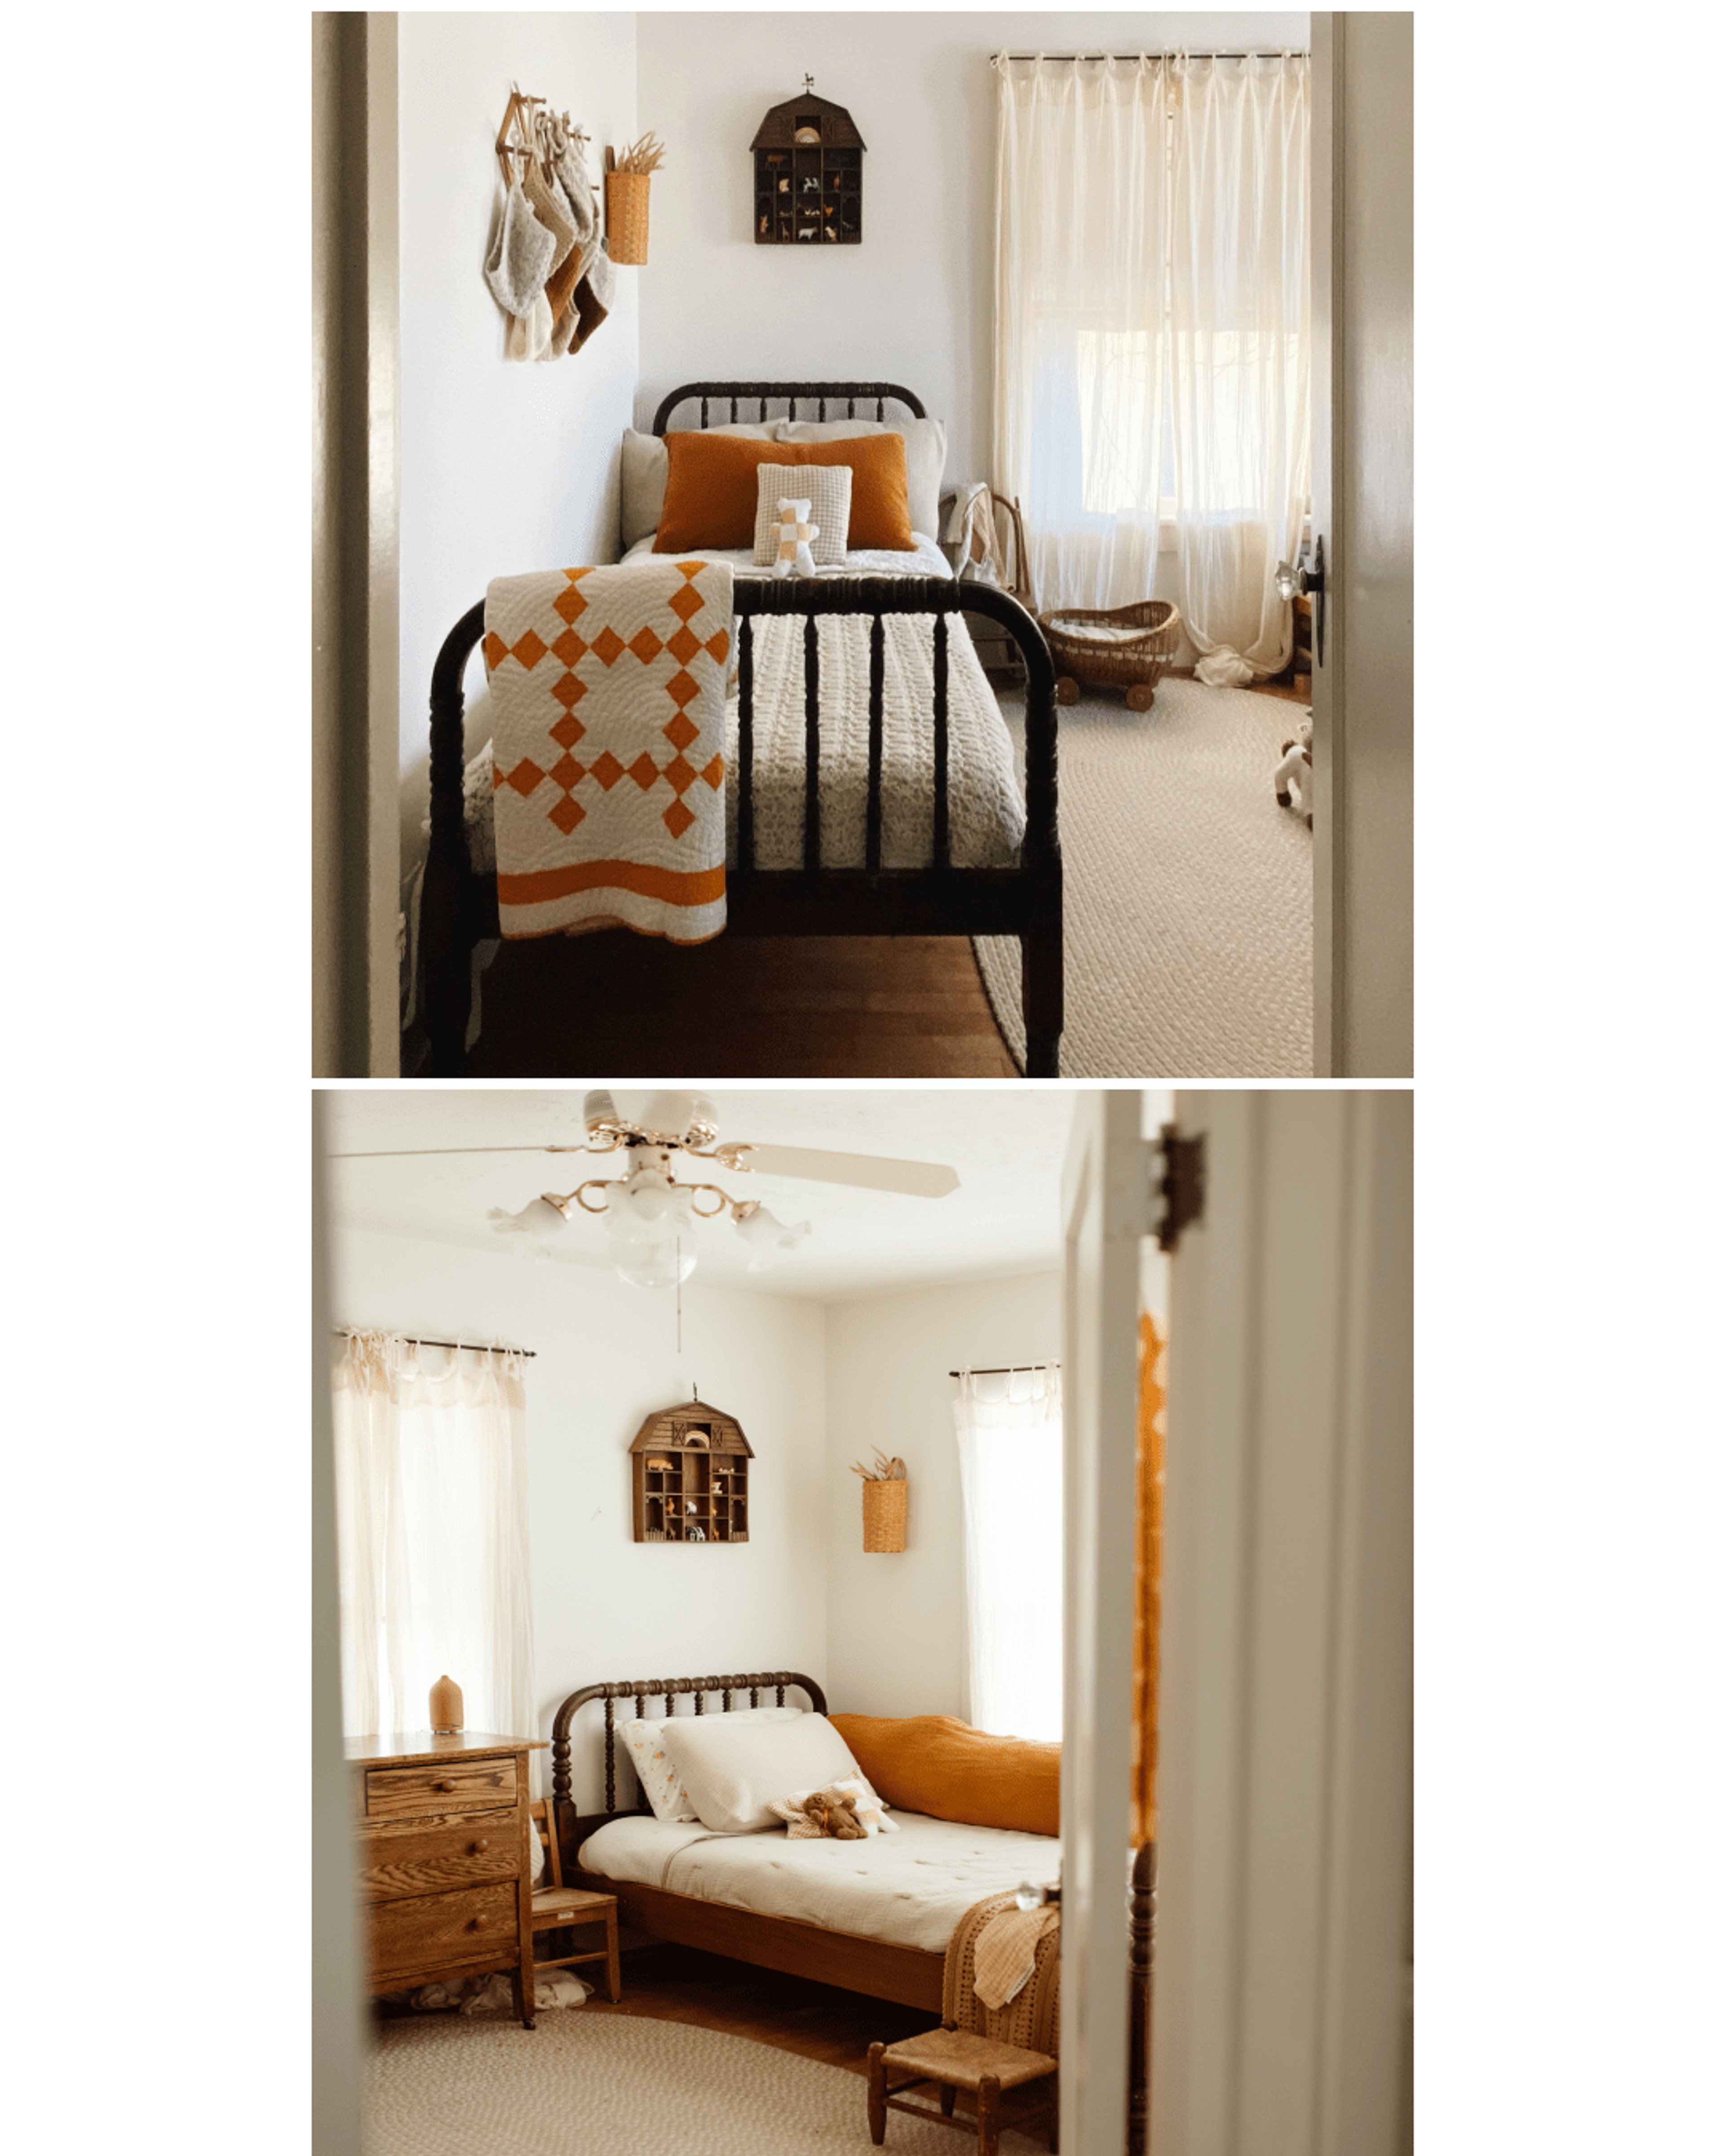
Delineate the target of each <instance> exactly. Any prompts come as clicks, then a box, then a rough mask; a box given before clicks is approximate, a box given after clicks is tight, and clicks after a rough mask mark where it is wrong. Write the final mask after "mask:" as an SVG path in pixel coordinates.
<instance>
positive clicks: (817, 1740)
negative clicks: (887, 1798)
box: [660, 1714, 879, 1834]
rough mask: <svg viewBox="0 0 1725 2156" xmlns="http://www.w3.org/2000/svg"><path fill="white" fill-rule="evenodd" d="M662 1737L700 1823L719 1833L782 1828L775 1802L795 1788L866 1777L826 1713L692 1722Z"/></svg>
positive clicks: (673, 1725)
mask: <svg viewBox="0 0 1725 2156" xmlns="http://www.w3.org/2000/svg"><path fill="white" fill-rule="evenodd" d="M727 1725H729V1726H728V1727H727ZM660 1736H661V1741H662V1742H663V1743H664V1746H665V1754H666V1757H667V1758H669V1760H670V1763H671V1765H672V1766H673V1767H675V1769H676V1771H677V1774H678V1777H679V1779H680V1781H681V1783H682V1785H683V1789H684V1792H685V1795H686V1796H687V1799H688V1801H689V1802H690V1803H691V1804H693V1805H694V1807H695V1811H696V1817H697V1818H698V1819H699V1820H700V1821H701V1825H703V1826H704V1827H706V1828H708V1829H710V1830H711V1832H713V1833H714V1834H758V1833H760V1832H761V1831H762V1830H763V1829H765V1828H767V1827H773V1826H778V1825H779V1824H780V1820H779V1819H778V1815H777V1814H776V1813H775V1812H774V1811H773V1799H775V1798H777V1797H781V1796H783V1794H784V1792H785V1791H786V1790H787V1789H824V1788H825V1787H826V1786H827V1784H829V1782H838V1781H844V1780H847V1779H856V1778H858V1777H860V1775H861V1773H862V1769H861V1768H860V1767H859V1766H858V1765H857V1763H856V1762H855V1759H853V1758H851V1756H850V1746H849V1745H848V1744H846V1743H845V1740H844V1738H842V1737H841V1736H840V1735H839V1732H838V1731H837V1730H836V1729H834V1727H833V1725H832V1723H831V1722H829V1721H828V1720H827V1718H826V1717H825V1716H824V1714H804V1715H799V1716H798V1718H797V1720H796V1721H795V1722H753V1723H749V1722H742V1718H741V1717H740V1716H737V1715H726V1714H721V1715H717V1716H714V1717H703V1718H702V1719H701V1720H699V1721H697V1720H696V1719H695V1718H694V1717H692V1716H691V1717H690V1718H689V1719H688V1720H686V1721H683V1720H679V1721H677V1722H667V1723H666V1724H665V1727H664V1729H663V1730H662V1731H661V1732H660ZM875 1802H876V1804H878V1803H879V1799H875Z"/></svg>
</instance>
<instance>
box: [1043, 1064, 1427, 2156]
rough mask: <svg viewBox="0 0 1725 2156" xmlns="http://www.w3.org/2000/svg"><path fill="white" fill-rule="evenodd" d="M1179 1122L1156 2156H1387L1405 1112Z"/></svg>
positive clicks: (1208, 1114) (1402, 1981) (1362, 1095)
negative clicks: (1188, 1195)
mask: <svg viewBox="0 0 1725 2156" xmlns="http://www.w3.org/2000/svg"><path fill="white" fill-rule="evenodd" d="M1176 1114H1177V1122H1178V1127H1179V1128H1180V1130H1181V1132H1182V1133H1183V1135H1187V1136H1190V1135H1194V1134H1195V1133H1198V1132H1202V1133H1203V1134H1204V1143H1205V1186H1206V1196H1205V1204H1204V1218H1203V1220H1202V1222H1201V1224H1199V1225H1197V1226H1194V1227H1190V1228H1188V1229H1186V1230H1185V1232H1184V1233H1183V1235H1182V1237H1181V1240H1180V1244H1179V1248H1178V1253H1177V1255H1176V1256H1175V1258H1174V1260H1173V1269H1172V1271H1173V1278H1172V1289H1171V1305H1170V1323H1169V1353H1168V1370H1169V1387H1168V1479H1167V1487H1166V1501H1165V1509H1164V1513H1163V1595H1162V1668H1161V1692H1160V1698H1161V1721H1160V1728H1159V1732H1158V1792H1157V1794H1158V1910H1157V1940H1156V1983H1155V2004H1154V2019H1153V2039H1152V2051H1153V2073H1152V2079H1151V2135H1150V2145H1151V2148H1153V2150H1154V2152H1155V2156H1394V2152H1395V2151H1396V2150H1398V2149H1399V2148H1408V2147H1409V2146H1410V2145H1411V2143H1410V2137H1409V2125H1408V2112H1407V2102H1408V2092H1407V2087H1406V2082H1407V2074H1406V2067H1405V2058H1406V2040H1407V2033H1408V2024H1409V2014H1410V2010H1411V1972H1412V1963H1411V1938H1410V1927H1409V1910H1410V1876H1411V1875H1410V1865H1411V1797H1412V1771H1411V1770H1412V1611H1411V1596H1412V1449H1413V1448H1412V1414H1413V1401H1412V1377H1413V1235H1412V1129H1413V1103H1412V1096H1411V1094H1409V1093H1407V1092H1402V1091H1349V1092H1330V1091H1308V1090H1302V1091H1281V1092H1258V1093H1254V1092H1244V1091H1242V1092H1214V1093H1182V1094H1180V1095H1178V1096H1177V1103H1176ZM1069 1726H1070V1725H1069ZM1063 1966H1064V1965H1063ZM1097 2145H1098V2146H1100V2143H1098V2144H1097ZM1086 2156H1088V2152H1086Z"/></svg>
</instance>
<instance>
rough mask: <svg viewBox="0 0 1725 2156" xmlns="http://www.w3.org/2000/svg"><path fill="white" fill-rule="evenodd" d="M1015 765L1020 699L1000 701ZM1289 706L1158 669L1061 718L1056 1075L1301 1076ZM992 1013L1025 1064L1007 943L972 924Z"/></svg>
mask: <svg viewBox="0 0 1725 2156" xmlns="http://www.w3.org/2000/svg"><path fill="white" fill-rule="evenodd" d="M1000 704H1001V709H1002V710H1003V711H1004V712H1005V714H1006V719H1007V723H1008V725H1009V726H1010V727H1011V729H1012V732H1013V737H1014V742H1016V744H1017V745H1018V750H1019V767H1020V770H1021V771H1022V768H1023V761H1024V747H1023V737H1024V696H1023V694H1022V692H1019V693H1017V694H1014V693H1011V692H1007V693H1004V694H1003V695H1002V696H1001V699H1000ZM1305 716H1306V709H1305V706H1303V705H1301V704H1297V703H1294V702H1292V701H1290V700H1288V699H1286V698H1285V697H1281V696H1255V695H1253V694H1252V693H1251V692H1250V690H1245V689H1207V688H1205V687H1204V685H1203V684H1202V683H1201V682H1199V681H1194V680H1184V679H1182V680H1165V681H1163V683H1162V685H1161V686H1160V687H1159V688H1158V690H1157V691H1156V701H1155V704H1154V705H1153V706H1152V708H1151V709H1150V710H1149V711H1145V712H1142V713H1140V712H1137V711H1127V708H1126V704H1125V700H1124V698H1123V696H1122V695H1121V693H1120V692H1119V691H1118V690H1116V691H1114V692H1113V693H1112V695H1111V694H1110V693H1109V691H1108V690H1099V691H1097V692H1096V694H1094V695H1091V696H1081V698H1080V699H1079V701H1078V702H1077V703H1076V704H1068V705H1065V706H1063V707H1062V708H1061V711H1060V850H1061V852H1062V854H1063V855H1064V856H1065V868H1066V1029H1065V1034H1064V1035H1063V1036H1062V1039H1061V1042H1060V1074H1061V1075H1062V1076H1063V1077H1066V1078H1141V1079H1142V1078H1155V1079H1166V1078H1309V1077H1310V1076H1311V1075H1312V834H1311V833H1310V832H1309V831H1308V830H1307V828H1306V823H1305V819H1304V818H1303V817H1301V816H1299V815H1297V814H1295V812H1294V811H1293V810H1292V809H1289V808H1278V807H1277V806H1276V789H1275V786H1274V784H1273V783H1272V781H1273V774H1274V773H1275V770H1276V765H1277V764H1278V763H1279V762H1281V745H1282V743H1283V742H1285V741H1287V740H1289V739H1291V737H1292V735H1293V732H1294V730H1295V728H1296V726H1297V725H1298V724H1299V722H1300V721H1301V720H1302V719H1303V718H1304V717H1305ZM975 943H976V952H977V957H978V962H980V964H981V967H982V973H983V983H984V984H985V986H986V987H987V988H988V999H989V1001H990V1002H991V1003H992V1004H993V1007H994V1017H995V1020H996V1023H997V1024H999V1027H1000V1030H1001V1032H1002V1033H1003V1034H1004V1035H1005V1037H1006V1042H1007V1045H1008V1046H1009V1048H1010V1050H1012V1053H1013V1055H1014V1056H1015V1057H1016V1058H1017V1059H1018V1061H1019V1065H1020V1067H1022V1065H1023V1063H1024V1016H1023V1012H1022V1009H1021V1008H1020V1003H1019V947H1018V941H1017V938H1016V937H993V936H989V937H981V936H979V937H977V938H976V939H975Z"/></svg>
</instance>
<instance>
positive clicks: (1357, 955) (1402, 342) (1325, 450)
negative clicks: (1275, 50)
mask: <svg viewBox="0 0 1725 2156" xmlns="http://www.w3.org/2000/svg"><path fill="white" fill-rule="evenodd" d="M1413 24H1414V18H1413V16H1412V14H1411V13H1377V12H1361V13H1331V14H1326V13H1313V15H1312V533H1313V536H1314V541H1316V540H1317V539H1322V542H1323V548H1324V557H1325V560H1324V582H1325V590H1324V594H1323V601H1322V603H1323V607H1324V612H1325V616H1326V619H1325V624H1324V663H1323V664H1322V665H1314V666H1313V669H1312V767H1313V779H1314V791H1315V793H1316V796H1317V806H1316V812H1315V817H1314V822H1313V829H1312V837H1313V850H1312V879H1313V883H1312V928H1313V936H1312V1047H1313V1061H1314V1067H1315V1070H1316V1073H1317V1075H1318V1076H1319V1077H1321V1078H1323V1077H1330V1076H1336V1077H1344V1078H1404V1079H1406V1078H1411V1077H1412V1076H1413V1075H1414V289H1413V285H1414V214H1413V187H1414V156H1413V141H1414V28H1413ZM1315 641H1316V639H1315V638H1314V642H1315Z"/></svg>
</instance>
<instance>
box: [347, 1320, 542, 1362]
mask: <svg viewBox="0 0 1725 2156" xmlns="http://www.w3.org/2000/svg"><path fill="white" fill-rule="evenodd" d="M357 1329H358V1328H357V1327H353V1326H343V1325H332V1326H331V1327H330V1330H331V1332H333V1333H334V1334H335V1336H336V1339H338V1340H346V1339H347V1338H348V1337H350V1336H351V1335H352V1333H353V1332H356V1331H357ZM392 1337H393V1338H395V1339H397V1340H404V1341H405V1342H407V1343H408V1346H409V1347H459V1348H462V1349H465V1351H466V1352H467V1353H469V1354H471V1355H528V1356H531V1358H533V1359H534V1360H535V1361H537V1360H538V1358H539V1350H538V1349H537V1348H536V1347H504V1346H502V1345H501V1343H500V1342H497V1341H495V1340H491V1341H479V1340H422V1339H421V1338H420V1337H419V1335H418V1333H417V1332H398V1333H395V1334H393V1336H392Z"/></svg>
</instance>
